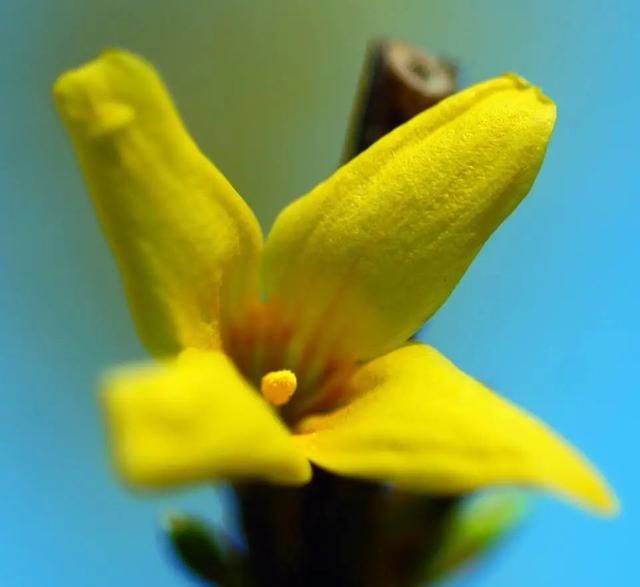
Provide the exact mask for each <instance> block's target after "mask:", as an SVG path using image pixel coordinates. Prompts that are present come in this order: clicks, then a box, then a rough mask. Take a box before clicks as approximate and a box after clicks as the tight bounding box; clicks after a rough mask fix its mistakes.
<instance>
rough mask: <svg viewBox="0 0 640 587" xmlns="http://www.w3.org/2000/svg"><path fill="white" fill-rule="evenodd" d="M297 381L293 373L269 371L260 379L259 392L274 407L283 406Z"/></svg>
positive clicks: (286, 370)
mask: <svg viewBox="0 0 640 587" xmlns="http://www.w3.org/2000/svg"><path fill="white" fill-rule="evenodd" d="M297 386H298V380H297V379H296V375H295V373H294V372H293V371H289V370H288V369H283V370H282V371H271V372H270V373H267V374H266V375H265V376H264V377H263V378H262V383H261V385H260V391H261V392H262V395H263V396H264V398H265V399H266V400H267V401H268V402H269V403H271V404H273V405H274V406H283V405H284V404H286V403H287V402H288V401H289V400H290V399H291V396H292V395H293V394H294V392H295V390H296V387H297Z"/></svg>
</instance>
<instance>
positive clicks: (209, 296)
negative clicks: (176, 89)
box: [54, 51, 262, 355]
mask: <svg viewBox="0 0 640 587" xmlns="http://www.w3.org/2000/svg"><path fill="white" fill-rule="evenodd" d="M54 96H55V100H56V103H57V106H58V109H59V111H60V114H61V115H62V118H63V119H64V122H65V125H66V127H67V130H68V131H69V134H70V135H71V138H72V140H73V144H74V147H75V150H76V154H77V156H78V159H79V162H80V166H81V168H82V171H83V173H84V176H85V179H86V181H87V184H88V187H89V191H90V192H91V195H92V198H93V202H94V204H95V208H96V211H97V214H98V216H99V219H100V221H101V224H102V227H103V229H104V231H105V233H106V235H107V238H108V240H109V244H110V245H111V248H112V250H113V252H114V254H115V257H116V260H117V262H118V265H119V268H120V271H121V273H122V277H123V280H124V284H125V289H126V292H127V294H128V298H129V302H130V305H131V309H132V311H133V315H134V318H135V322H136V325H137V327H138V331H139V333H140V336H141V338H142V340H143V342H144V343H145V344H146V345H147V346H148V347H149V349H150V350H151V351H152V352H153V353H155V354H159V355H165V354H173V353H176V352H177V351H179V350H180V349H182V348H186V347H189V346H195V347H199V348H203V349H207V348H209V349H214V348H218V346H219V321H220V318H221V316H220V306H221V304H225V303H227V300H228V299H232V300H235V302H236V303H238V298H239V297H241V296H244V295H246V294H247V292H248V291H250V290H251V289H252V288H253V287H254V286H255V279H256V267H257V261H258V257H259V254H260V250H261V246H262V236H261V233H260V228H259V226H258V224H257V222H256V220H255V217H254V216H253V214H252V212H251V210H250V209H249V208H248V207H247V205H246V204H245V203H244V201H243V200H242V198H241V197H240V196H239V195H238V194H237V193H236V191H235V190H234V189H233V187H231V185H230V184H229V182H228V181H227V180H226V179H225V178H224V177H223V175H222V174H221V173H220V172H219V171H218V170H217V169H216V168H215V167H214V166H213V165H212V164H211V163H210V162H209V161H208V160H207V158H206V157H205V156H204V155H203V154H202V153H201V152H200V150H199V149H198V147H197V146H196V144H195V143H194V141H193V140H192V139H191V137H190V136H189V135H188V133H187V131H186V130H185V128H184V126H183V125H182V122H181V121H180V118H179V116H178V114H177V112H176V110H175V107H174V105H173V104H172V102H171V98H170V97H169V95H168V93H167V90H166V89H165V87H164V85H163V83H162V81H161V80H160V79H159V77H158V75H157V74H156V73H155V71H154V70H153V69H152V68H151V67H150V66H149V65H147V64H146V63H145V62H144V61H142V60H141V59H139V58H138V57H136V56H134V55H131V54H129V53H125V52H122V51H108V52H105V53H104V54H102V55H101V56H100V58H99V59H97V60H96V61H93V62H91V63H89V64H87V65H85V66H83V67H81V68H79V69H77V70H73V71H70V72H68V73H65V74H64V75H62V76H61V77H60V78H59V79H58V81H57V82H56V84H55V86H54Z"/></svg>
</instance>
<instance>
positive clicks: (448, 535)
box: [419, 493, 529, 584]
mask: <svg viewBox="0 0 640 587" xmlns="http://www.w3.org/2000/svg"><path fill="white" fill-rule="evenodd" d="M528 511H529V508H528V501H527V499H526V497H524V496H523V495H522V494H519V493H500V494H495V495H488V496H485V497H481V498H479V499H477V500H474V501H473V502H471V503H470V504H469V505H467V506H463V507H461V508H459V510H458V512H457V513H456V514H455V516H454V517H453V518H452V520H451V523H450V526H449V528H448V529H447V531H446V532H445V534H444V536H443V539H442V543H441V545H440V546H439V547H438V550H437V551H436V554H435V555H434V557H433V558H432V559H431V560H430V561H429V563H428V565H427V566H426V568H425V570H424V572H423V574H422V576H421V578H420V581H419V584H425V583H433V582H435V581H439V580H440V579H442V578H443V577H445V576H446V575H449V574H450V573H452V572H455V571H457V570H460V569H461V568H462V567H464V566H465V565H467V564H468V563H470V562H472V561H474V560H476V559H477V558H478V557H480V556H481V555H484V554H487V553H488V552H489V551H490V550H491V549H492V548H494V547H495V546H496V545H497V544H498V542H500V541H501V540H502V539H504V538H505V537H506V536H507V535H508V534H509V533H510V531H511V530H513V529H514V528H515V527H516V526H518V525H519V524H520V523H521V522H522V520H523V519H524V518H525V517H526V514H527V513H528Z"/></svg>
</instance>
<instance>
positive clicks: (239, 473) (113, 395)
mask: <svg viewBox="0 0 640 587" xmlns="http://www.w3.org/2000/svg"><path fill="white" fill-rule="evenodd" d="M103 400H104V408H105V411H106V416H107V421H108V425H109V431H110V435H111V445H112V449H113V454H114V458H115V462H116V465H117V467H118V470H119V471H120V473H121V474H122V476H123V477H124V479H125V480H126V481H127V482H129V483H130V484H132V485H135V486H140V487H164V486H173V485H179V484H184V483H194V482H200V481H212V480H216V479H242V478H257V479H264V480H268V481H272V482H274V483H281V484H287V485H299V484H303V483H306V482H307V481H309V479H310V477H311V467H310V465H309V462H308V461H307V459H306V458H305V456H304V454H303V453H302V452H301V451H300V449H299V448H298V447H297V446H296V445H295V444H294V442H293V440H292V437H291V435H290V433H289V431H288V430H287V428H286V427H285V426H284V424H282V422H280V420H279V419H278V417H277V416H276V414H275V413H274V412H273V411H272V410H271V408H270V407H269V406H268V405H267V403H266V402H265V401H264V400H263V399H262V398H261V397H260V395H259V394H258V393H257V392H256V391H255V390H254V389H252V388H251V386H250V385H249V384H248V383H247V382H246V381H245V380H244V379H243V378H242V376H241V375H240V374H239V373H238V372H237V371H236V369H235V367H234V366H233V364H232V363H231V361H230V360H229V359H228V358H227V357H226V356H225V355H224V354H223V353H221V352H215V351H214V352H205V351H198V350H195V349H190V350H187V351H184V352H183V353H182V354H181V355H180V357H179V358H178V359H176V360H172V361H170V362H168V363H166V364H164V365H154V366H146V367H141V368H137V369H129V370H124V371H121V372H116V373H114V374H112V375H110V376H108V378H107V379H106V381H105V384H104V394H103Z"/></svg>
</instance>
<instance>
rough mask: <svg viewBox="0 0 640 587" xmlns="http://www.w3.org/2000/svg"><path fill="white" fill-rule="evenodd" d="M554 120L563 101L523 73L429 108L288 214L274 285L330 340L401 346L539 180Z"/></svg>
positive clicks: (276, 244) (294, 314) (302, 319)
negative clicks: (557, 105) (545, 93)
mask: <svg viewBox="0 0 640 587" xmlns="http://www.w3.org/2000/svg"><path fill="white" fill-rule="evenodd" d="M554 121H555V106H554V104H553V103H552V102H551V101H550V100H549V99H548V98H546V97H544V96H543V95H542V94H541V93H540V91H539V90H538V89H537V88H534V87H532V86H530V85H529V84H528V83H527V82H526V81H524V80H522V79H521V78H519V77H517V76H515V75H505V76H503V77H500V78H497V79H494V80H491V81H488V82H485V83H482V84H479V85H477V86H474V87H472V88H470V89H468V90H466V91H464V92H461V93H459V94H457V95H455V96H453V97H451V98H449V99H447V100H444V101H443V102H441V103H440V104H439V105H438V106H436V107H434V108H432V109H430V110H427V111H425V112H424V113H422V114H420V115H419V116H417V117H416V118H414V119H413V120H411V121H409V122H408V123H406V124H405V125H403V126H401V127H399V128H398V129H396V130H395V131H393V132H392V133H390V134H389V135H387V136H386V137H384V138H382V139H381V140H380V141H378V142H377V143H376V144H374V145H373V146H372V147H371V148H369V149H368V150H367V151H365V152H364V153H362V154H361V155H360V156H358V157H356V158H355V159H354V160H352V161H351V162H350V163H348V164H346V165H345V166H344V167H342V168H341V169H340V170H338V172H337V173H335V174H334V175H333V176H332V177H330V178H329V179H328V180H326V181H325V182H324V183H322V184H320V185H318V186H317V187H316V188H315V189H314V190H313V191H312V192H311V193H310V194H309V195H307V196H306V197H304V198H301V199H300V200H298V201H296V202H294V203H293V204H292V205H291V206H289V208H287V209H286V210H285V211H284V212H283V213H282V214H281V215H280V216H279V218H278V219H277V221H276V223H275V225H274V226H273V229H272V231H271V234H270V235H269V238H268V239H267V243H266V246H265V263H264V265H263V279H264V281H265V285H266V289H267V292H268V294H269V296H270V297H271V298H272V299H273V300H274V301H275V302H276V303H277V304H278V305H280V306H282V308H283V309H284V311H285V312H287V313H288V314H289V317H290V319H292V320H297V321H298V322H299V323H300V324H301V326H302V330H303V331H304V329H305V328H306V329H307V332H306V333H305V334H304V336H307V337H313V336H317V335H318V334H317V332H316V331H318V332H321V333H322V334H320V335H319V336H321V338H322V340H323V341H324V345H325V346H326V348H333V349H341V352H343V353H346V354H348V355H353V356H355V357H356V358H371V357H374V356H378V355H380V354H382V353H383V352H385V351H388V350H390V349H393V348H396V347H397V346H398V345H399V344H402V343H403V342H404V341H406V340H407V339H408V338H409V337H410V336H411V335H412V334H414V333H415V332H416V331H417V330H418V329H419V328H420V326H421V325H422V324H423V322H424V321H425V320H426V319H428V318H429V317H430V316H431V315H432V314H433V313H434V312H435V311H436V310H437V309H438V308H439V307H440V305H441V304H442V303H443V302H444V301H445V300H446V298H447V297H448V296H449V294H450V293H451V291H452V289H453V288H454V287H455V285H456V284H457V282H458V281H459V279H460V278H461V277H462V275H463V274H464V272H465V271H466V269H467V267H468V266H469V264H470V263H471V261H472V260H473V259H474V257H475V256H476V254H477V253H478V251H479V250H480V248H481V246H482V244H483V243H484V242H485V241H486V240H487V238H489V236H490V235H491V233H492V232H493V231H494V230H495V229H496V228H497V227H498V225H499V224H500V223H501V222H502V221H503V220H504V219H505V218H506V217H507V216H508V215H509V214H510V213H511V211H512V210H513V209H514V208H515V207H516V206H517V205H518V203H519V202H520V200H522V198H523V197H524V196H525V195H526V193H527V192H528V191H529V189H530V187H531V185H532V183H533V181H534V179H535V177H536V174H537V173H538V169H539V167H540V165H541V163H542V159H543V157H544V153H545V149H546V146H547V142H548V140H549V136H550V134H551V131H552V128H553V125H554Z"/></svg>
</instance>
